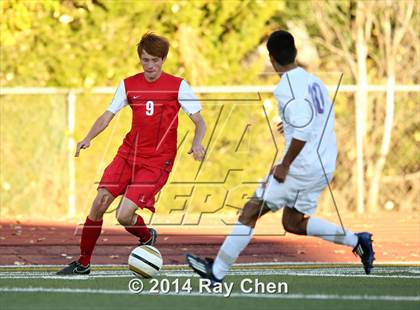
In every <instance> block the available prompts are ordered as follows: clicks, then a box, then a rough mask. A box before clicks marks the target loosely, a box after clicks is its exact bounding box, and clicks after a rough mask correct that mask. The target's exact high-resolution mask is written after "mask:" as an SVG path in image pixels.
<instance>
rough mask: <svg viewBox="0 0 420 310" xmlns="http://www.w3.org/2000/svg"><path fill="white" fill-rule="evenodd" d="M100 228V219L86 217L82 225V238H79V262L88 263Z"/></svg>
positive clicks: (85, 264)
mask: <svg viewBox="0 0 420 310" xmlns="http://www.w3.org/2000/svg"><path fill="white" fill-rule="evenodd" d="M101 230H102V220H100V221H92V220H90V219H89V217H86V222H85V224H84V225H83V230H82V238H81V239H80V258H79V263H81V264H82V265H84V266H87V265H88V264H89V263H90V258H91V256H92V252H93V249H94V248H95V244H96V241H97V240H98V238H99V235H100V234H101Z"/></svg>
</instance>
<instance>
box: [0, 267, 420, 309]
mask: <svg viewBox="0 0 420 310" xmlns="http://www.w3.org/2000/svg"><path fill="white" fill-rule="evenodd" d="M55 270H58V268H57V267H53V266H37V267H35V266H34V267H27V266H24V267H0V304H1V308H2V309H25V310H26V309H126V308H130V309H200V310H205V309H209V310H222V309H241V310H246V309H252V310H254V309H255V310H256V309H305V310H306V309H335V310H336V309H380V310H384V309H404V310H405V309H419V308H420V267H419V266H393V265H382V266H377V267H376V268H375V269H374V272H373V274H372V275H370V276H366V275H364V273H363V271H362V270H361V268H360V267H359V266H355V265H337V264H335V265H334V264H269V265H267V264H253V265H238V266H236V267H235V268H234V269H233V270H232V272H231V273H230V275H229V276H228V277H227V278H226V279H225V283H226V284H231V285H232V286H233V290H232V292H231V294H230V296H229V297H224V296H223V295H224V294H227V291H226V290H223V293H222V294H217V293H213V292H208V291H207V290H206V289H205V288H204V286H202V289H201V291H200V286H199V278H197V277H196V276H195V275H194V274H193V273H192V272H190V271H189V269H187V268H186V267H185V266H166V267H165V268H164V270H163V271H162V272H161V273H160V275H159V277H157V278H155V280H153V281H152V280H145V279H143V280H142V282H143V284H144V289H143V291H142V292H141V293H137V294H136V293H132V292H130V291H129V289H128V283H129V281H130V280H132V279H134V277H133V276H132V275H131V273H130V272H129V271H128V270H126V268H125V266H98V267H96V269H94V270H93V272H92V273H91V275H89V276H82V277H70V278H62V277H58V276H55V275H54V271H55ZM244 279H249V281H256V279H258V281H259V282H260V283H265V284H266V283H268V282H274V283H282V284H281V285H280V286H279V287H280V290H279V291H278V292H277V293H271V294H270V293H267V292H265V293H263V292H262V291H261V287H262V284H260V285H259V289H260V291H259V292H257V291H255V289H254V290H253V291H252V292H243V291H241V286H240V283H241V281H243V280H244ZM246 281H248V280H246ZM156 283H157V284H158V286H157V288H156V290H157V291H159V293H154V292H152V291H151V289H152V286H153V285H154V284H156ZM188 283H190V284H191V287H190V289H188ZM252 283H255V282H252ZM285 283H286V284H285ZM245 284H246V285H245V287H244V288H245V289H247V290H248V289H251V287H254V286H253V285H251V283H250V282H246V283H245ZM176 285H178V290H177V289H176ZM203 285H204V284H203ZM273 285H274V284H273ZM166 291H168V292H167V293H166ZM286 291H287V292H286Z"/></svg>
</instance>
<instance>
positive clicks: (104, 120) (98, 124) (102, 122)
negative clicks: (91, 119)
mask: <svg viewBox="0 0 420 310" xmlns="http://www.w3.org/2000/svg"><path fill="white" fill-rule="evenodd" d="M114 115H115V114H114V113H112V112H110V111H105V113H104V114H102V115H101V116H99V117H98V119H97V120H96V121H95V123H94V124H93V126H92V128H90V130H89V132H88V134H87V135H86V137H85V138H84V139H83V140H82V141H80V142H79V143H77V149H76V154H75V156H76V157H79V153H80V150H81V149H87V148H88V147H89V146H90V141H92V139H93V138H95V137H96V136H97V135H99V134H100V133H101V132H102V131H104V130H105V128H106V127H107V126H108V124H109V123H110V122H111V120H112V119H113V118H114Z"/></svg>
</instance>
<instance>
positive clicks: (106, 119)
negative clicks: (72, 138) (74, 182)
mask: <svg viewBox="0 0 420 310" xmlns="http://www.w3.org/2000/svg"><path fill="white" fill-rule="evenodd" d="M127 104H128V100H127V94H126V92H125V86H124V81H121V82H120V85H118V88H117V91H116V92H115V94H114V98H113V99H112V102H111V104H110V105H109V107H108V109H107V110H106V111H105V112H104V113H103V114H102V115H101V116H99V117H98V119H97V120H96V121H95V123H94V124H93V126H92V128H90V130H89V132H88V134H87V135H86V137H85V138H84V139H83V140H82V141H80V142H79V143H77V148H76V154H75V156H76V157H78V156H79V154H80V150H81V149H87V148H88V147H89V146H90V142H91V141H92V139H93V138H95V137H96V136H97V135H99V134H100V133H101V132H102V131H104V130H105V128H106V127H107V126H108V124H109V123H110V122H111V120H112V119H113V118H114V115H115V114H116V113H117V112H118V111H119V110H121V109H122V108H123V107H124V106H126V105H127Z"/></svg>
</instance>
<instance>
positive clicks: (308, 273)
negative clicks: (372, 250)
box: [0, 267, 420, 281]
mask: <svg viewBox="0 0 420 310" xmlns="http://www.w3.org/2000/svg"><path fill="white" fill-rule="evenodd" d="M351 269H354V268H325V269H323V268H317V269H311V270H304V269H301V270H287V269H263V270H261V269H260V270H247V271H246V270H232V271H230V272H229V273H228V275H229V276H272V275H275V276H298V277H324V278H328V277H333V278H364V279H372V278H385V279H387V278H389V279H392V278H394V279H420V275H419V270H418V269H413V270H411V269H407V268H405V269H401V268H398V269H392V268H386V269H381V268H380V267H378V268H376V269H375V270H374V272H376V273H377V274H370V275H365V274H364V272H363V271H362V270H361V269H360V270H359V269H358V270H351ZM401 272H405V273H408V274H387V273H401ZM157 276H158V277H167V278H190V277H197V275H196V274H195V273H193V272H192V271H190V270H173V271H168V270H166V271H165V270H163V271H161V272H159V274H158V275H157ZM132 277H133V274H132V272H131V271H128V270H119V271H94V272H92V274H90V275H80V276H57V275H56V274H55V273H54V272H36V271H20V272H16V271H15V272H0V279H38V280H41V279H44V280H53V279H58V280H65V281H66V280H70V281H72V280H93V279H100V278H132Z"/></svg>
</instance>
